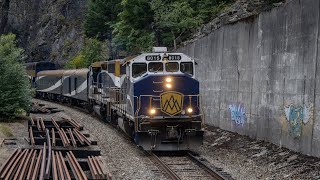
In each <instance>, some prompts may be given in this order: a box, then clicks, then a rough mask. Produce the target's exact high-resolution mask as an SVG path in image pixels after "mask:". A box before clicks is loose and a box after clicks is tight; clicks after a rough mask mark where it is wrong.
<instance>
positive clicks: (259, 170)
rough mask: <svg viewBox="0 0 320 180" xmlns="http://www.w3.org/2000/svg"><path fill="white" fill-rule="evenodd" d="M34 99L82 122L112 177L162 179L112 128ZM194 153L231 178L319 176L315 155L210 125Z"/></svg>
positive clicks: (54, 104) (88, 115)
mask: <svg viewBox="0 0 320 180" xmlns="http://www.w3.org/2000/svg"><path fill="white" fill-rule="evenodd" d="M35 101H38V102H40V103H44V104H47V105H48V106H52V107H57V108H59V109H63V110H64V111H63V112H59V113H55V114H52V115H49V116H51V117H52V116H53V117H61V116H64V117H71V118H73V119H75V120H77V121H78V122H79V123H80V124H82V125H83V126H84V129H85V130H87V131H89V133H90V134H91V136H92V139H94V140H97V141H98V146H99V147H100V148H101V153H102V157H103V160H104V161H105V164H106V167H105V168H106V169H107V170H108V171H109V172H111V174H112V175H113V177H114V179H166V178H165V177H164V176H163V175H162V173H160V172H159V169H158V168H157V167H155V166H154V165H153V162H151V160H150V159H149V158H148V157H146V155H145V154H144V153H143V152H142V150H141V149H139V148H138V147H137V146H136V145H135V144H134V143H133V142H132V141H131V140H130V139H129V138H127V137H126V136H125V135H124V134H123V133H121V132H120V131H119V130H117V129H116V128H114V127H112V126H110V125H109V124H107V123H104V122H102V121H100V120H98V118H97V117H95V116H92V115H90V114H87V113H86V112H83V110H77V109H73V108H69V107H66V106H62V105H60V104H56V103H52V102H46V101H41V100H35ZM44 117H45V116H44ZM198 153H199V154H200V155H201V156H202V157H204V158H205V159H207V160H208V161H209V162H210V163H212V164H213V165H215V166H216V167H220V168H223V170H224V171H225V172H227V173H229V174H230V175H232V177H233V178H235V179H243V180H251V179H252V180H254V179H268V180H269V179H312V180H313V179H320V171H319V170H320V159H319V158H314V157H308V156H304V155H301V154H298V153H295V152H292V151H290V150H288V149H286V148H280V147H278V146H275V145H273V144H271V143H266V142H263V141H255V140H252V139H250V138H248V137H246V136H241V135H238V134H236V133H231V132H228V131H224V130H221V129H218V128H214V127H207V128H206V131H205V137H204V144H203V145H202V146H201V147H200V148H199V149H198Z"/></svg>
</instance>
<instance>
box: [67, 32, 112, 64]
mask: <svg viewBox="0 0 320 180" xmlns="http://www.w3.org/2000/svg"><path fill="white" fill-rule="evenodd" d="M108 50H109V49H108V43H106V42H102V41H99V40H97V39H94V38H87V39H86V40H85V43H84V46H83V47H82V49H81V50H80V53H79V54H78V55H77V56H76V57H74V58H73V59H72V60H71V61H69V62H68V63H67V64H66V65H65V67H66V68H68V69H80V68H88V67H89V66H90V65H91V64H92V63H94V62H97V61H106V60H108V59H109V51H108Z"/></svg>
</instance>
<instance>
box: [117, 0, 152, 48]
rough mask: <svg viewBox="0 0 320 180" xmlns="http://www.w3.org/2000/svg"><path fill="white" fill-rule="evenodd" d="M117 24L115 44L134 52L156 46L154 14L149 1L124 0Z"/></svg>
mask: <svg viewBox="0 0 320 180" xmlns="http://www.w3.org/2000/svg"><path fill="white" fill-rule="evenodd" d="M121 7H122V12H120V13H119V14H118V18H119V19H118V22H117V23H115V25H114V26H113V27H114V30H113V33H114V35H115V36H114V44H115V45H116V46H120V47H125V49H126V50H128V51H132V52H141V51H145V50H148V49H149V48H150V47H152V46H153V44H154V39H155V36H154V32H153V31H152V24H153V12H152V10H151V7H150V3H149V0H123V1H122V2H121Z"/></svg>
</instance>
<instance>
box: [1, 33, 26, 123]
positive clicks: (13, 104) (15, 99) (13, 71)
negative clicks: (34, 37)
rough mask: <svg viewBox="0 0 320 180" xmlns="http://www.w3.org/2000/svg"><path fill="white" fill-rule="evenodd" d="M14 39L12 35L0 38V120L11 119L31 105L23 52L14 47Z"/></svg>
mask: <svg viewBox="0 0 320 180" xmlns="http://www.w3.org/2000/svg"><path fill="white" fill-rule="evenodd" d="M15 38H16V37H15V35H14V34H8V35H1V36H0V64H1V66H0V118H7V117H13V116H14V115H15V113H17V112H18V111H20V110H23V109H27V108H29V106H30V103H31V94H32V93H31V92H32V91H31V87H30V81H29V80H28V77H27V74H26V70H25V68H24V67H23V65H22V62H23V59H24V56H23V50H22V49H20V48H18V47H17V46H16V44H15Z"/></svg>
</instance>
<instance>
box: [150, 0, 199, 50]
mask: <svg viewBox="0 0 320 180" xmlns="http://www.w3.org/2000/svg"><path fill="white" fill-rule="evenodd" d="M152 8H153V10H154V11H155V24H156V25H157V27H158V28H160V30H161V31H162V32H163V33H162V36H163V37H165V39H171V41H172V42H173V47H174V49H176V48H177V41H178V40H181V37H182V35H184V34H186V33H189V32H190V30H192V29H194V28H196V27H197V26H199V25H200V23H201V22H202V19H201V18H200V17H199V16H197V15H196V14H197V13H196V11H194V10H193V9H192V7H191V6H190V5H189V3H188V2H185V1H174V2H170V3H169V4H167V5H165V6H164V5H163V1H161V0H153V1H152Z"/></svg>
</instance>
